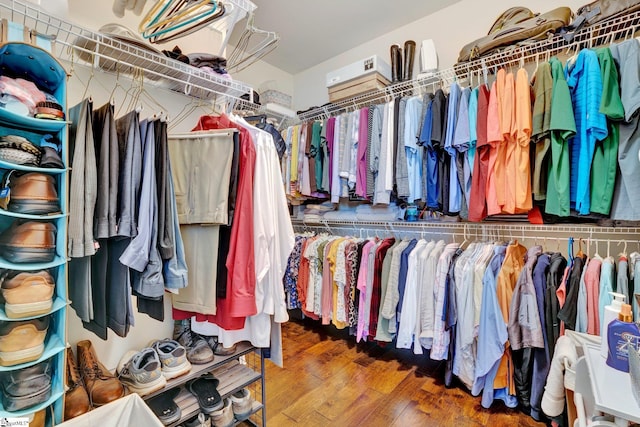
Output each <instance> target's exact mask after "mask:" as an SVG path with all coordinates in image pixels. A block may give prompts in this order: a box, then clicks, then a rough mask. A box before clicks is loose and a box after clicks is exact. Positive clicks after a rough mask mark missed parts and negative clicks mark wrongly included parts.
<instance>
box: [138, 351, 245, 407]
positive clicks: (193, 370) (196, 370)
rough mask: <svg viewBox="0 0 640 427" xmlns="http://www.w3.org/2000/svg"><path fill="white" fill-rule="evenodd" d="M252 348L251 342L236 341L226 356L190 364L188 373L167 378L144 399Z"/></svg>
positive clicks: (214, 367)
mask: <svg viewBox="0 0 640 427" xmlns="http://www.w3.org/2000/svg"><path fill="white" fill-rule="evenodd" d="M253 350H255V347H253V346H252V345H251V344H249V343H247V342H244V341H243V342H240V343H238V346H237V348H236V352H235V353H233V354H230V355H228V356H217V355H216V356H215V357H214V359H213V361H211V362H209V363H205V364H202V365H195V364H192V365H191V371H189V372H188V373H186V374H184V375H181V376H179V377H177V378H172V379H170V380H167V385H166V386H165V388H163V389H161V390H158V391H155V392H153V393H149V394H147V395H145V396H144V399H145V400H147V399H150V398H152V397H153V396H157V395H158V394H161V393H162V392H164V391H166V390H169V389H172V388H174V387H177V386H179V385H182V384H184V383H186V382H187V381H189V380H192V379H194V378H198V377H199V376H201V375H203V374H206V373H207V372H211V371H212V370H214V369H216V368H217V367H219V366H222V365H224V364H225V363H227V362H230V361H232V360H235V359H237V358H238V357H241V356H244V355H245V354H247V353H250V352H252V351H253Z"/></svg>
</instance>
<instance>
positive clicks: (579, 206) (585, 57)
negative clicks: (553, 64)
mask: <svg viewBox="0 0 640 427" xmlns="http://www.w3.org/2000/svg"><path fill="white" fill-rule="evenodd" d="M565 75H566V78H567V85H568V86H569V90H570V91H571V101H572V103H573V112H574V116H575V120H576V134H575V136H574V137H573V138H571V139H570V140H569V141H568V142H569V147H570V150H571V173H570V185H571V187H570V195H571V206H572V207H575V209H576V211H577V212H578V213H579V214H580V215H587V214H589V213H590V212H591V185H590V179H591V178H590V177H591V163H592V160H593V153H594V150H595V146H596V141H601V140H603V139H604V138H606V137H607V122H606V117H605V116H604V114H602V113H601V112H600V111H599V109H600V104H601V99H602V77H601V75H600V66H599V64H598V57H597V55H596V53H595V52H594V51H592V50H590V49H583V50H581V51H580V53H579V54H578V57H577V58H576V60H575V61H571V60H570V61H568V63H567V69H566V72H565Z"/></svg>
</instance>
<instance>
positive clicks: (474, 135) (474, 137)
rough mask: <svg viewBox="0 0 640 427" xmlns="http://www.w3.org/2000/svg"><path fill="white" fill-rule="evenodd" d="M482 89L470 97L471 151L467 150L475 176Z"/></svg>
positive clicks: (474, 90) (473, 91)
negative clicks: (474, 166)
mask: <svg viewBox="0 0 640 427" xmlns="http://www.w3.org/2000/svg"><path fill="white" fill-rule="evenodd" d="M479 91H480V89H479V88H475V89H473V90H472V91H471V95H470V96H469V150H467V163H469V169H470V170H471V175H473V165H474V162H475V158H476V143H477V142H478V129H477V128H478V93H479Z"/></svg>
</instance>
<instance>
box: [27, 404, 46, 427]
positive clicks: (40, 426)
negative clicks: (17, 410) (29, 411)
mask: <svg viewBox="0 0 640 427" xmlns="http://www.w3.org/2000/svg"><path fill="white" fill-rule="evenodd" d="M46 419H47V409H46V408H45V409H40V410H39V411H38V412H36V413H35V414H33V418H32V419H31V421H29V427H45V425H46V424H45V422H46Z"/></svg>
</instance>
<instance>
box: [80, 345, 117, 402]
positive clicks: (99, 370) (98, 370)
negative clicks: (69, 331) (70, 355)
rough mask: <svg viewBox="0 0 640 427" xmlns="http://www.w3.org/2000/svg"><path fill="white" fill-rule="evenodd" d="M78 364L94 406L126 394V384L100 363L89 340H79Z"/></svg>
mask: <svg viewBox="0 0 640 427" xmlns="http://www.w3.org/2000/svg"><path fill="white" fill-rule="evenodd" d="M78 365H79V366H80V373H81V375H82V380H83V381H84V385H85V387H86V388H87V393H89V400H90V402H91V404H92V405H93V407H97V406H102V405H105V404H107V403H109V402H112V401H114V400H116V399H120V398H121V397H123V396H124V395H125V389H124V385H122V383H121V382H120V381H118V379H117V378H116V377H115V376H114V375H113V374H111V372H109V371H108V370H107V368H105V367H104V365H103V364H102V363H100V361H99V360H98V357H97V356H96V353H95V350H94V349H93V345H92V344H91V341H89V340H83V341H80V342H78Z"/></svg>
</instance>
